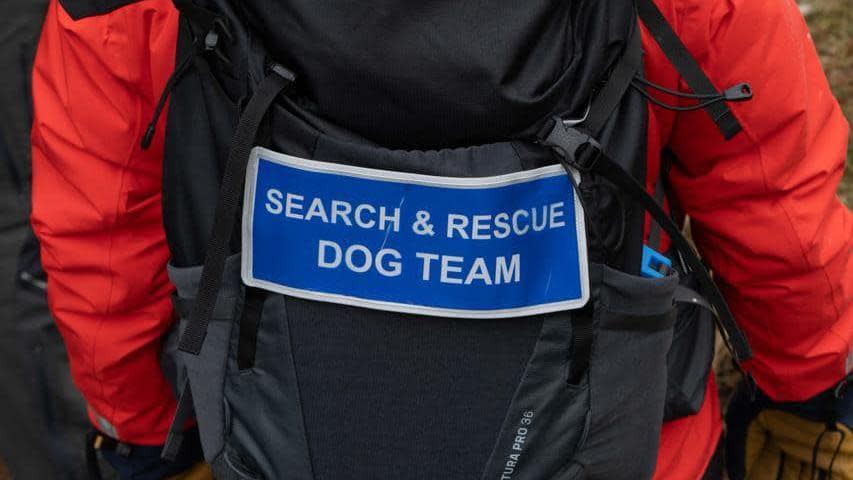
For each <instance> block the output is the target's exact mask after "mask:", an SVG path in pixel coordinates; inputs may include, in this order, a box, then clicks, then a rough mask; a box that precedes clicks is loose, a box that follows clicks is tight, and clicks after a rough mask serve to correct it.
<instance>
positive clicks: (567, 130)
mask: <svg viewBox="0 0 853 480" xmlns="http://www.w3.org/2000/svg"><path fill="white" fill-rule="evenodd" d="M548 126H550V128H548ZM548 126H546V128H545V129H543V131H542V132H541V133H540V134H539V139H540V142H541V143H542V144H543V145H547V146H549V147H551V148H553V149H554V150H556V151H557V153H558V154H559V155H560V156H561V157H563V160H564V161H565V162H566V163H567V164H569V165H570V166H571V167H573V168H575V169H577V170H580V171H582V172H590V171H592V170H594V169H595V167H596V165H597V164H598V160H599V159H600V158H601V156H602V155H603V153H604V152H603V151H602V148H601V144H599V143H598V141H596V140H595V139H594V138H592V136H590V135H589V134H588V133H586V132H583V131H582V130H579V129H577V128H574V127H571V126H568V125H566V124H565V123H563V121H562V120H561V119H560V118H557V117H555V118H554V119H553V120H552V121H551V122H550V124H549V125H548Z"/></svg>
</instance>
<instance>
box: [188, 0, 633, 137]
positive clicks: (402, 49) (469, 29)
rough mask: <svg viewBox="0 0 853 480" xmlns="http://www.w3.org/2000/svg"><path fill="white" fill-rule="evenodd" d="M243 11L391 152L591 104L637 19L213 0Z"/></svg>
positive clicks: (595, 8)
mask: <svg viewBox="0 0 853 480" xmlns="http://www.w3.org/2000/svg"><path fill="white" fill-rule="evenodd" d="M199 3H200V4H204V5H207V6H210V7H211V8H213V9H214V10H226V9H228V8H230V7H233V8H235V9H238V10H241V11H242V16H244V17H245V21H246V22H247V23H248V24H249V25H250V26H251V30H253V31H254V32H255V34H256V35H257V36H258V37H259V39H258V43H259V44H261V45H264V46H265V47H266V49H267V50H268V54H269V55H270V56H271V57H272V58H274V59H275V60H276V61H279V62H282V63H284V64H286V65H288V66H289V67H291V68H293V69H294V70H295V71H296V72H297V73H298V74H299V75H300V77H301V79H302V87H303V90H302V93H303V94H304V96H305V98H306V100H307V101H309V102H311V103H313V104H314V105H315V109H316V111H317V112H318V113H320V114H321V115H323V116H325V117H328V118H329V119H331V120H332V121H333V122H335V123H338V124H340V125H342V126H344V127H346V128H348V129H350V130H353V131H355V132H357V133H358V134H359V135H361V136H363V137H366V138H368V139H370V140H371V141H374V142H377V143H381V144H384V145H385V146H388V147H391V148H417V149H434V148H445V147H454V146H461V145H472V144H478V143H490V142H494V141H499V140H503V139H505V138H507V137H509V136H512V135H514V134H516V133H518V132H520V131H522V130H524V129H525V128H527V127H529V126H530V125H532V124H534V123H536V122H537V121H538V120H540V119H541V118H544V117H547V116H548V115H550V114H551V113H552V112H554V111H557V112H558V113H570V112H573V111H577V110H580V111H581V112H582V111H583V108H584V107H585V106H586V104H587V102H588V101H589V98H590V97H591V96H592V94H593V91H594V88H595V87H596V86H597V85H598V83H599V82H600V81H601V80H602V79H603V78H604V76H605V74H606V72H607V71H608V70H609V68H610V67H611V66H612V65H613V63H614V61H615V59H616V58H617V56H618V54H619V52H621V50H622V47H623V44H624V38H625V37H626V36H627V33H628V32H629V31H630V28H631V26H632V25H633V22H634V12H633V10H632V9H630V8H625V4H624V2H623V1H622V0H603V1H602V0H572V1H566V0H528V1H524V2H519V1H517V0H493V1H489V2H458V1H456V0H371V1H365V2H352V1H347V0H292V1H287V2H273V1H269V0H244V1H241V2H234V1H228V0H207V1H204V2H199Z"/></svg>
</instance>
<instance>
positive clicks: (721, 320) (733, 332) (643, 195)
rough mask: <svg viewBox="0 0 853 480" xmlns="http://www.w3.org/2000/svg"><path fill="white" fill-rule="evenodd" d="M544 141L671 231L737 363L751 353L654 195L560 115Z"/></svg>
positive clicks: (708, 277)
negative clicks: (609, 185)
mask: <svg viewBox="0 0 853 480" xmlns="http://www.w3.org/2000/svg"><path fill="white" fill-rule="evenodd" d="M540 139H541V142H542V143H543V144H544V145H547V146H550V147H552V148H554V149H555V150H556V151H557V153H558V155H559V156H560V160H561V162H562V163H563V164H564V165H565V166H570V167H573V168H576V169H578V170H579V171H581V172H583V173H587V174H595V175H599V176H601V177H603V178H604V179H606V180H608V181H609V182H611V183H612V184H614V185H615V186H616V187H618V188H619V189H620V190H621V191H622V192H624V193H625V194H626V195H629V196H630V197H631V198H633V199H634V200H635V201H637V202H638V203H639V204H640V206H642V207H643V209H645V210H646V211H647V212H648V213H649V214H650V215H651V216H652V218H653V219H654V220H655V222H657V223H658V224H659V225H660V226H661V228H662V229H663V231H664V232H666V233H667V235H669V237H670V239H671V240H672V243H673V246H674V247H675V249H676V250H678V251H679V252H680V253H681V255H682V256H683V258H684V260H685V262H686V263H687V266H688V267H689V268H690V269H691V270H692V271H694V272H695V273H696V276H697V280H698V281H699V286H700V288H701V291H702V292H703V293H704V294H705V295H707V296H708V300H709V302H710V303H711V305H713V307H714V310H715V312H716V321H717V326H718V328H719V330H720V333H721V334H722V336H723V339H724V340H725V341H726V344H727V345H728V346H729V349H730V350H731V352H732V356H733V358H734V360H735V362H736V363H738V365H740V364H741V363H742V362H743V361H745V360H749V359H750V358H751V357H752V351H751V349H750V347H749V343H748V342H747V339H746V336H745V335H744V333H743V332H742V331H741V329H740V327H738V325H737V323H736V322H735V319H734V315H733V314H732V312H731V310H729V307H728V305H727V304H726V301H725V298H724V297H723V294H722V293H721V292H720V290H719V289H718V288H717V286H716V284H715V283H714V281H713V280H712V279H711V274H710V273H709V272H708V269H707V268H705V265H704V264H703V263H702V261H701V260H700V259H699V256H698V255H697V254H696V252H695V251H694V250H693V248H692V247H691V246H690V243H689V242H688V241H687V238H685V237H684V234H683V233H682V232H681V229H680V228H678V226H677V225H676V224H675V222H673V221H672V219H671V218H670V217H669V215H667V213H666V212H665V211H664V210H663V208H661V206H660V205H659V204H658V202H657V201H655V199H654V197H652V196H651V195H649V194H648V192H646V189H645V188H644V187H643V186H642V185H640V183H639V182H637V180H636V179H635V178H634V177H632V176H631V175H630V174H629V173H628V172H626V171H625V170H624V169H623V168H622V167H620V166H619V164H617V163H616V162H615V161H613V160H612V159H611V158H610V157H609V156H608V155H607V154H606V153H605V152H604V151H603V150H602V148H601V146H600V145H599V144H598V142H596V141H595V140H594V139H593V138H592V137H591V136H590V135H589V134H587V133H584V132H582V131H581V130H578V129H575V128H571V127H567V126H565V125H564V124H563V122H562V121H561V120H560V119H559V118H556V119H553V120H552V121H551V122H550V128H549V129H546V130H544V131H543V132H542V134H540Z"/></svg>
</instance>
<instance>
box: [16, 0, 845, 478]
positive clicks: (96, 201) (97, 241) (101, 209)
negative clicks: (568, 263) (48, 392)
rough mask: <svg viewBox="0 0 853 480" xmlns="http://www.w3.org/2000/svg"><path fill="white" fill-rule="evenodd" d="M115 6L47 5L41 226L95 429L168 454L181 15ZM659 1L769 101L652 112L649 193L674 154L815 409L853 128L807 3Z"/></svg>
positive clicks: (837, 361) (732, 300) (651, 57)
mask: <svg viewBox="0 0 853 480" xmlns="http://www.w3.org/2000/svg"><path fill="white" fill-rule="evenodd" d="M115 3H116V6H115V8H112V9H108V11H107V12H106V13H103V14H101V15H97V16H93V17H86V18H76V17H78V15H77V12H74V11H67V10H66V9H65V8H64V7H63V2H61V1H59V0H53V1H52V2H51V4H50V7H49V11H48V15H47V19H46V21H45V26H44V30H43V33H42V37H41V41H40V46H39V50H38V55H37V58H36V64H35V69H34V77H33V90H34V107H35V121H34V125H33V134H32V135H33V214H32V222H33V226H34V228H35V231H36V233H37V235H38V237H39V239H40V240H41V242H42V257H43V262H44V268H45V271H46V272H47V273H48V275H49V278H50V284H49V285H50V286H49V292H48V294H49V301H50V305H51V309H52V312H53V314H54V315H55V317H56V319H57V322H58V324H59V327H60V329H61V331H62V334H63V337H64V339H65V342H66V343H67V345H68V353H69V356H70V360H71V368H72V373H73V376H74V379H75V382H76V384H77V386H78V387H79V388H80V390H81V391H82V392H83V394H84V396H85V398H86V401H87V402H88V406H89V415H90V418H91V420H92V422H93V424H94V425H95V426H96V427H97V428H98V429H99V430H100V431H101V432H103V433H104V434H106V435H108V436H110V437H112V438H115V439H117V440H118V441H120V442H123V443H125V444H129V445H138V446H158V445H162V444H163V443H164V441H165V438H166V435H167V432H168V428H169V424H170V421H171V418H172V415H173V413H174V410H175V405H176V401H175V395H174V393H173V390H172V387H171V386H170V383H169V381H168V380H167V379H166V377H165V376H164V374H163V373H162V370H161V365H160V353H161V349H162V348H163V341H164V338H165V336H166V335H167V334H168V332H169V331H170V329H171V328H172V326H173V324H174V318H175V316H174V313H173V311H172V304H171V302H170V295H171V294H172V291H173V287H172V286H171V285H170V283H169V281H168V278H167V275H166V264H167V262H168V260H169V250H168V248H167V245H166V239H165V234H164V231H163V222H162V213H161V178H162V177H161V175H162V171H161V168H162V167H161V165H162V155H163V143H164V135H163V129H162V128H161V129H159V130H158V131H157V133H156V134H155V136H154V137H153V143H152V145H151V147H150V148H149V149H147V150H143V149H141V148H140V146H139V139H140V137H141V136H142V134H143V133H144V131H145V128H146V126H147V122H148V120H149V119H150V118H151V117H152V115H153V112H154V109H155V106H156V103H157V99H158V97H159V94H160V92H161V91H162V90H163V89H164V87H165V84H166V82H167V79H168V77H169V75H170V73H171V72H172V70H173V68H174V64H175V42H176V38H177V30H178V14H177V12H176V10H175V9H174V7H173V5H172V2H171V1H169V0H141V1H135V2H115ZM656 3H657V4H658V6H659V8H660V9H661V10H662V12H663V13H664V15H665V16H666V18H667V20H668V21H669V22H670V23H671V24H672V25H673V26H674V28H675V30H676V32H677V33H678V35H679V37H680V38H681V39H682V41H683V42H684V43H685V45H686V46H687V47H688V49H689V50H690V52H691V53H692V54H693V55H694V56H695V58H696V59H697V60H698V62H699V63H700V65H701V66H702V67H703V69H704V70H705V71H706V73H707V74H708V76H709V77H710V79H711V80H712V81H713V83H714V84H716V85H720V86H725V85H733V84H737V83H739V82H741V81H742V80H743V79H748V81H749V82H750V84H751V85H752V88H753V90H754V91H755V92H756V96H755V98H754V99H753V100H752V101H750V102H747V103H743V104H736V105H733V106H732V107H731V108H732V110H733V111H734V114H735V116H736V117H737V118H738V120H739V121H740V123H741V125H742V126H743V133H742V134H740V135H738V136H736V137H735V138H734V139H732V140H731V141H724V139H723V137H722V136H721V134H720V132H719V131H718V130H717V128H716V126H715V124H714V123H713V122H712V120H711V119H710V118H709V117H708V116H706V115H704V114H703V113H701V112H687V113H680V112H673V111H670V110H666V109H663V108H660V107H658V106H650V107H649V109H650V116H649V118H650V124H649V128H648V152H649V158H648V171H647V187H648V189H649V190H650V191H653V190H654V187H655V184H656V182H657V178H658V175H659V171H660V168H661V160H660V159H661V156H662V152H663V151H664V150H665V149H668V150H670V151H671V152H673V153H674V154H675V157H677V160H676V161H675V162H674V163H673V164H672V167H671V169H670V171H669V176H668V180H669V184H670V185H671V188H672V193H673V195H674V196H673V198H674V200H675V202H676V203H677V205H678V206H679V208H680V209H681V210H683V211H684V212H685V213H686V214H687V215H689V216H690V219H691V227H692V232H693V237H694V239H695V241H696V245H697V247H698V249H699V250H700V252H701V254H702V255H703V258H704V259H705V261H706V262H707V263H708V264H709V265H710V266H711V267H712V268H713V271H714V273H715V278H716V281H717V283H718V284H719V285H720V287H721V289H722V290H723V292H724V294H725V296H726V299H727V301H728V302H729V304H730V306H731V309H732V310H733V312H734V313H735V316H736V317H737V318H738V321H739V323H740V325H741V326H742V328H743V329H744V330H745V332H746V334H747V336H748V338H749V339H750V342H751V345H752V348H753V350H754V358H753V359H752V360H751V361H750V362H749V363H748V365H747V367H748V370H749V372H750V373H751V374H752V376H753V377H754V378H755V380H756V382H757V384H758V386H759V388H760V390H761V392H763V393H764V394H766V396H767V397H768V398H769V399H772V401H775V402H803V401H806V400H808V399H810V398H812V397H814V396H816V395H818V394H820V393H821V392H824V391H826V390H827V389H830V388H832V387H833V386H835V385H837V384H838V382H839V381H840V380H841V379H842V378H844V377H845V376H846V375H848V374H849V373H850V371H851V368H853V350H851V345H853V307H851V304H853V302H851V300H852V299H853V266H851V263H850V261H849V259H850V252H851V249H853V215H851V213H850V211H849V210H848V209H847V208H845V207H844V205H843V204H842V203H841V202H840V200H839V199H838V197H837V196H836V188H837V186H838V183H839V181H840V178H841V176H842V174H843V169H844V160H845V152H846V145H847V137H848V131H849V127H848V124H847V121H846V120H845V118H844V116H843V114H842V112H841V110H840V108H839V106H838V104H837V102H836V101H835V100H834V99H833V96H832V94H831V92H830V90H829V86H828V84H827V82H826V79H825V76H824V73H823V71H822V69H821V66H820V63H819V61H818V58H817V55H816V52H815V50H814V46H813V45H812V41H811V38H810V36H809V33H808V29H807V27H806V25H805V23H804V21H803V19H802V17H801V15H800V13H799V11H798V10H797V8H796V5H795V4H794V2H793V1H788V0H749V1H748V0H732V1H707V0H659V1H657V2H656ZM642 40H643V50H644V51H645V52H646V57H645V70H646V71H645V74H646V78H647V79H649V80H651V81H653V82H655V83H657V84H660V85H663V86H666V87H668V88H670V89H676V90H678V89H681V90H683V89H684V88H685V85H684V84H683V83H682V81H681V80H680V77H679V75H678V73H677V72H676V71H675V70H674V69H673V67H672V66H671V65H670V63H669V61H668V60H667V59H666V58H665V56H664V54H663V52H662V51H661V50H660V48H659V47H658V45H657V44H656V43H655V41H654V40H653V39H652V38H651V36H650V35H649V33H648V31H646V30H645V29H644V30H643V38H642ZM722 429H723V424H722V420H721V414H720V405H719V402H718V400H717V395H716V388H715V386H714V383H713V379H711V380H710V381H709V389H708V394H707V395H706V396H705V401H704V405H703V407H702V408H701V410H700V411H699V413H698V414H696V415H692V416H688V417H685V418H682V419H679V420H676V421H672V422H668V423H666V424H665V425H664V426H663V430H662V433H661V439H660V450H659V458H658V463H657V473H656V478H660V479H699V478H702V476H703V475H704V472H706V470H707V469H708V467H709V462H710V460H711V457H712V456H713V455H714V453H715V451H716V450H717V446H718V443H719V439H720V435H721V432H722ZM845 448H847V447H845ZM844 478H847V477H844Z"/></svg>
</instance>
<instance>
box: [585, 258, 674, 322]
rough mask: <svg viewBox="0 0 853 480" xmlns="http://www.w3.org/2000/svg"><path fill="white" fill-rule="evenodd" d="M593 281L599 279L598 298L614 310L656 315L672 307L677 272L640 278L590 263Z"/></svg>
mask: <svg viewBox="0 0 853 480" xmlns="http://www.w3.org/2000/svg"><path fill="white" fill-rule="evenodd" d="M590 276H591V277H593V278H592V282H593V283H595V279H596V277H597V278H598V279H599V280H600V281H601V283H602V286H601V296H600V301H601V303H602V304H604V305H606V306H607V308H608V309H609V310H610V311H612V312H616V313H626V314H631V315H636V316H647V315H659V314H661V313H665V312H667V311H669V310H671V309H672V304H673V295H674V292H675V287H676V286H677V285H678V275H669V276H667V277H664V278H643V277H638V276H635V275H629V274H627V273H624V272H620V271H618V270H614V269H612V268H608V267H604V266H601V265H594V266H592V267H590Z"/></svg>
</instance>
